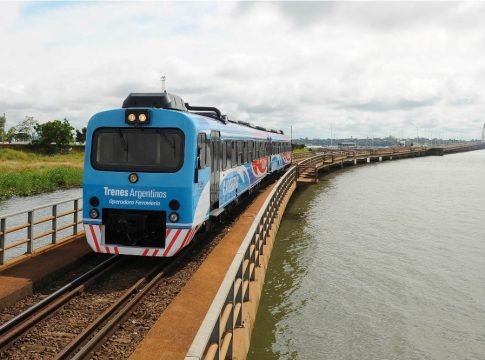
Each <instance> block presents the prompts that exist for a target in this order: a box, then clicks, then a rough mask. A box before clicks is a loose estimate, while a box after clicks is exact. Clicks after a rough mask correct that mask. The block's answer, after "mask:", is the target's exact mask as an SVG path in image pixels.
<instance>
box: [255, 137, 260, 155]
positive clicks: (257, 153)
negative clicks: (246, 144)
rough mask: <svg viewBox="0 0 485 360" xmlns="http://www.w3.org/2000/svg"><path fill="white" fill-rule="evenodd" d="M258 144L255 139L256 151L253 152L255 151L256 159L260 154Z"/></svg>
mask: <svg viewBox="0 0 485 360" xmlns="http://www.w3.org/2000/svg"><path fill="white" fill-rule="evenodd" d="M259 144H260V142H259V141H256V142H255V143H254V145H255V149H256V151H255V153H256V159H259V158H260V156H259V155H260V154H259Z"/></svg>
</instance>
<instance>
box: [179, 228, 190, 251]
mask: <svg viewBox="0 0 485 360" xmlns="http://www.w3.org/2000/svg"><path fill="white" fill-rule="evenodd" d="M191 234H192V230H190V231H188V232H187V235H185V239H184V241H182V245H181V246H180V249H179V251H180V250H182V249H183V248H184V246H185V245H187V240H188V239H189V238H190V235H191Z"/></svg>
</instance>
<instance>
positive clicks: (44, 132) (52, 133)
mask: <svg viewBox="0 0 485 360" xmlns="http://www.w3.org/2000/svg"><path fill="white" fill-rule="evenodd" d="M35 130H36V131H37V134H39V144H41V145H44V146H50V145H51V144H55V147H56V149H65V148H66V147H67V146H68V145H69V144H70V143H71V142H72V141H73V139H74V137H73V133H72V132H73V130H74V128H73V127H72V126H71V124H69V121H67V119H64V120H63V121H60V120H53V121H48V122H46V123H44V124H36V126H35Z"/></svg>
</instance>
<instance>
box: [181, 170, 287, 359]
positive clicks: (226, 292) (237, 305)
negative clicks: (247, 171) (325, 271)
mask: <svg viewBox="0 0 485 360" xmlns="http://www.w3.org/2000/svg"><path fill="white" fill-rule="evenodd" d="M295 181H296V167H294V166H293V167H291V168H290V169H289V170H288V172H287V173H286V174H285V175H283V177H282V178H281V179H280V180H279V181H278V183H277V184H276V185H275V187H274V188H273V190H272V192H271V194H270V196H269V197H268V198H267V199H266V201H265V203H264V205H263V206H262V208H261V210H260V211H259V213H258V214H257V215H256V218H255V219H254V221H253V223H252V225H251V227H250V228H249V231H248V233H247V235H246V237H245V238H244V241H243V243H242V244H241V246H240V248H239V250H238V252H237V253H236V256H235V257H234V260H233V262H232V264H231V266H230V267H229V270H228V271H227V273H226V276H225V277H224V280H223V281H222V283H221V286H220V288H219V291H218V292H217V294H216V296H215V298H214V301H213V302H212V305H211V307H210V308H209V311H208V312H207V314H206V317H205V318H204V321H203V322H202V325H201V327H200V328H199V331H198V332H197V335H196V337H195V339H194V341H193V342H192V345H191V347H190V349H189V351H188V353H187V354H186V356H185V360H201V359H204V360H209V359H227V358H232V355H233V339H234V337H233V335H234V330H235V329H236V328H237V327H242V326H244V325H243V322H242V321H243V320H242V312H243V306H244V303H245V302H247V301H249V299H250V298H249V284H250V282H251V281H254V280H255V268H256V267H257V266H259V265H260V256H261V255H262V254H263V246H264V245H265V244H266V238H267V236H268V234H269V231H270V230H271V225H272V223H273V221H274V219H275V217H276V215H277V210H278V208H279V206H280V204H281V201H282V200H283V198H284V196H285V195H286V193H287V191H288V189H289V188H290V186H291V185H292V184H293V183H294V182H295Z"/></svg>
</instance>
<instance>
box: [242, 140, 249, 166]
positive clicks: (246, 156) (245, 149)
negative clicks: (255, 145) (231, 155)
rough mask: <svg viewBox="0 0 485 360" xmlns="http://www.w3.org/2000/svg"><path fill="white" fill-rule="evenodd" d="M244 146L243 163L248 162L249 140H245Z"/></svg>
mask: <svg viewBox="0 0 485 360" xmlns="http://www.w3.org/2000/svg"><path fill="white" fill-rule="evenodd" d="M242 147H243V164H245V163H247V162H248V142H247V141H243V142H242Z"/></svg>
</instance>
